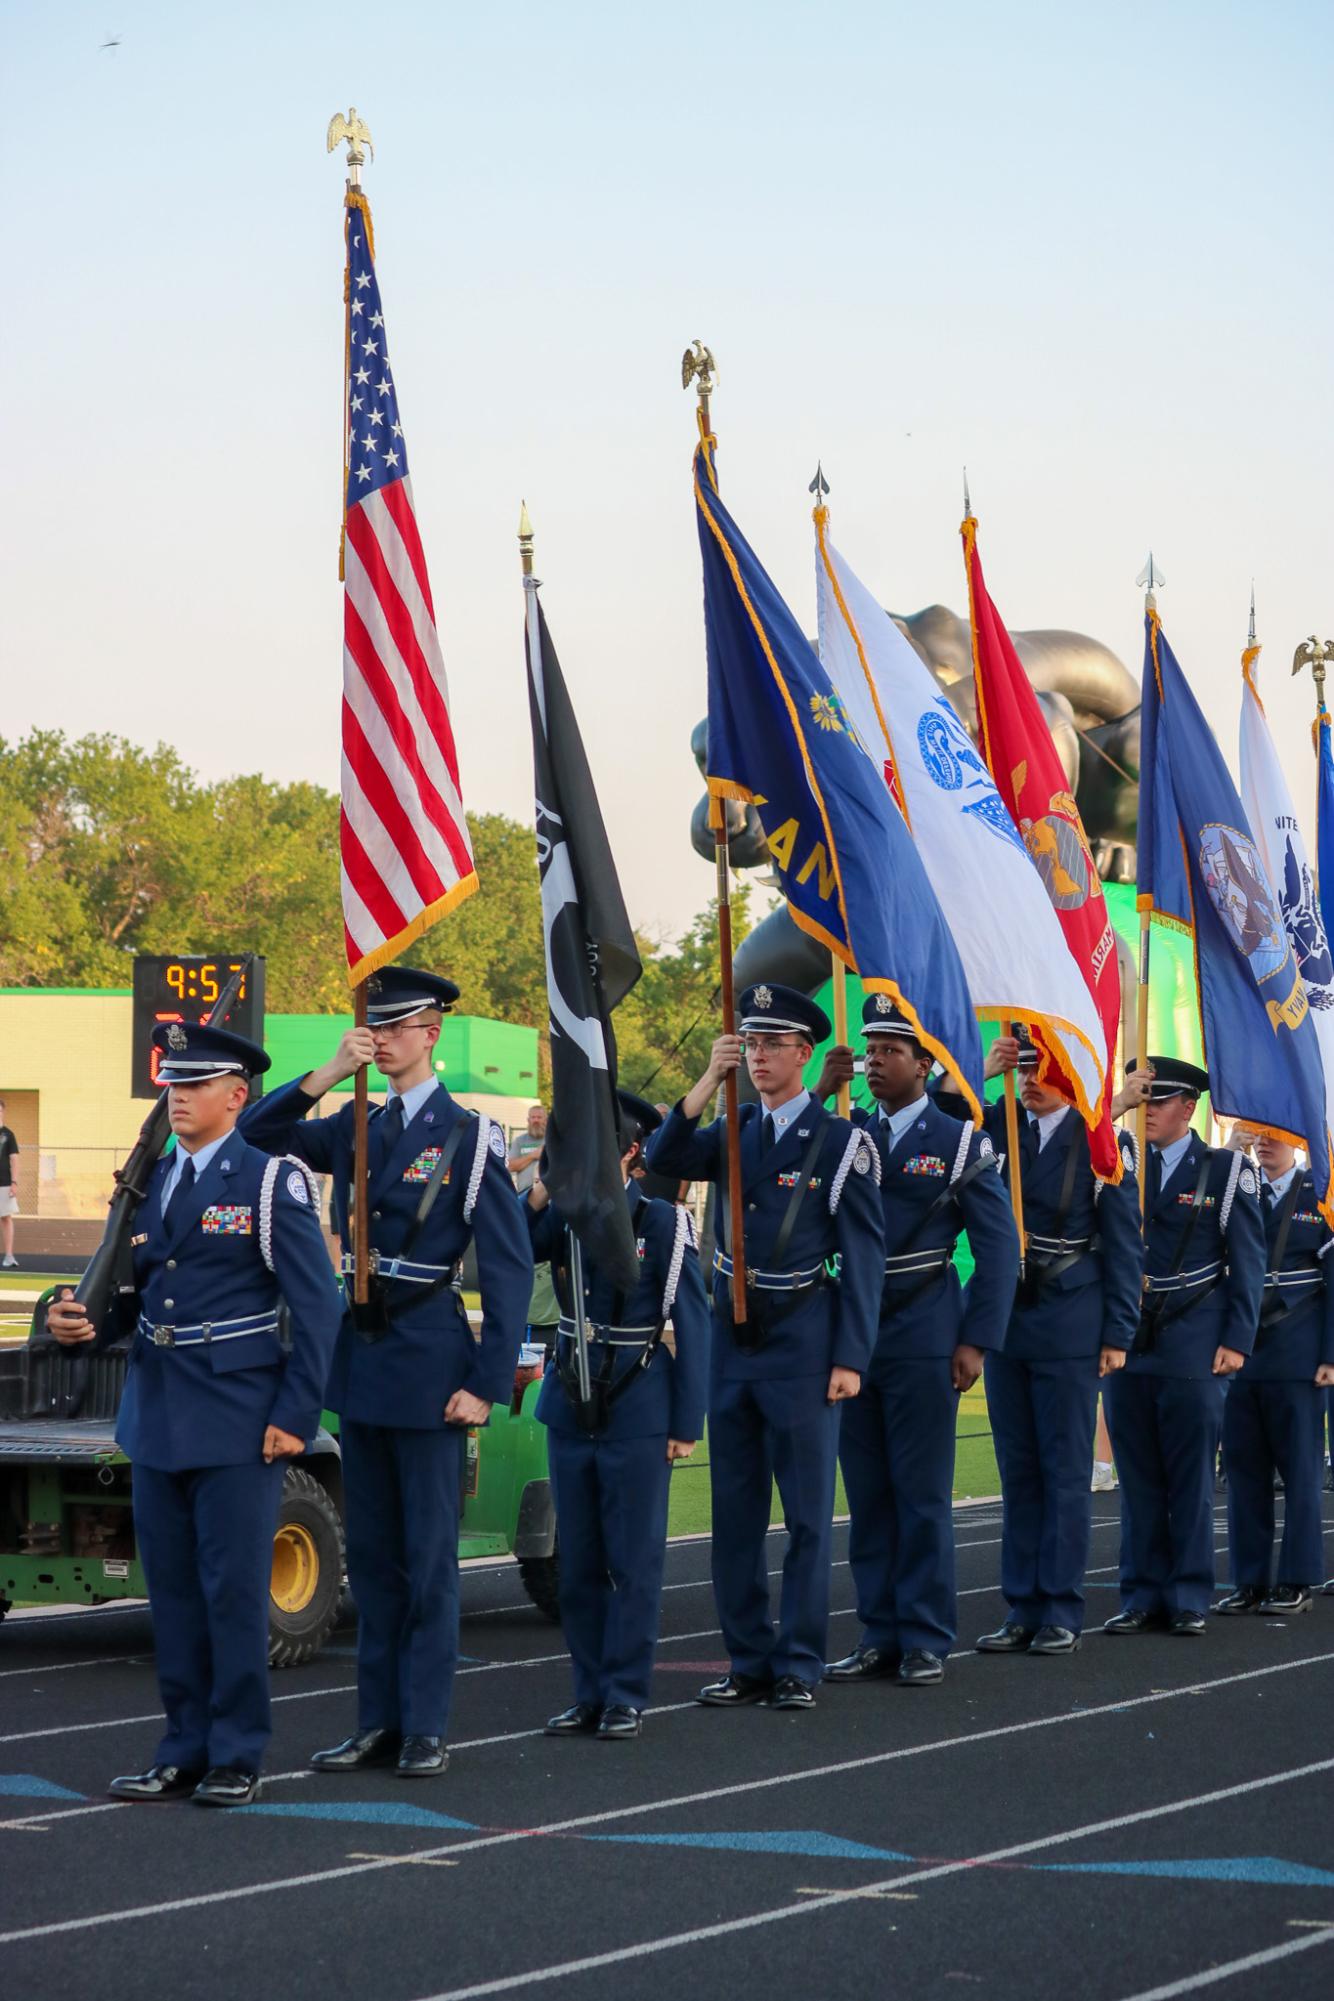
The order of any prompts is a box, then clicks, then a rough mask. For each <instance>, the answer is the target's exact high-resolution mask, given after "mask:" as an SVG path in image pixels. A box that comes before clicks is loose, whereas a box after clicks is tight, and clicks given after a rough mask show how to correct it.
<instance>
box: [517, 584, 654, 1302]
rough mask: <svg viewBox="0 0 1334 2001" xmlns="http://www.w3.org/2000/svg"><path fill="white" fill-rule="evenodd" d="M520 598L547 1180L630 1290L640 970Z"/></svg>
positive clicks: (531, 594)
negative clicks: (544, 1053) (543, 1010)
mask: <svg viewBox="0 0 1334 2001" xmlns="http://www.w3.org/2000/svg"><path fill="white" fill-rule="evenodd" d="M524 591H525V595H526V607H527V611H526V623H525V627H524V639H525V646H526V650H527V656H528V706H529V711H530V713H531V716H532V724H533V782H534V789H535V791H536V795H537V803H536V823H537V864H538V870H539V872H540V875H541V882H542V932H543V938H544V941H545V945H546V961H547V1001H548V1006H549V1009H550V1030H551V1114H550V1117H549V1118H548V1120H547V1133H546V1152H547V1164H546V1167H545V1169H544V1170H543V1181H544V1182H545V1185H546V1187H547V1188H548V1189H549V1190H550V1193H551V1199H552V1201H553V1202H554V1203H555V1204H556V1206H557V1208H558V1209H559V1210H560V1212H561V1214H562V1215H563V1216H564V1218H565V1220H566V1222H567V1223H568V1224H569V1225H570V1228H571V1229H572V1230H573V1231H574V1233H575V1235H576V1236H577V1237H578V1239H579V1241H580V1243H581V1244H582V1245H583V1247H584V1249H585V1250H586V1251H587V1253H588V1256H589V1258H590V1259H591V1260H592V1262H593V1263H594V1264H596V1265H597V1267H598V1269H599V1271H600V1272H601V1273H602V1274H603V1276H604V1277H606V1278H607V1279H609V1280H610V1281H611V1283H612V1284H613V1285H615V1286H618V1287H619V1288H620V1289H621V1290H622V1291H623V1292H631V1291H633V1289H634V1287H635V1286H636V1285H637V1284H638V1283H639V1261H638V1254H637V1252H636V1250H635V1235H634V1230H633V1228H632V1227H631V1223H630V1210H629V1207H628V1205H627V1203H626V1199H625V1181H624V1178H623V1176H622V1173H621V1144H620V1136H619V1126H620V1121H619V1112H618V1107H617V1103H616V1037H615V1035H614V1033H613V1031H612V1022H611V1016H612V1010H613V1008H615V1007H617V1006H618V1005H619V1003H620V1002H621V1001H623V1000H624V999H625V996H626V995H627V994H628V993H629V991H630V989H631V987H632V986H633V985H634V984H635V981H636V980H637V979H638V978H639V976H640V974H641V972H642V971H643V967H642V965H641V963H640V958H639V947H638V945H637V944H636V942H635V934H634V931H633V929H632V927H631V924H630V919H629V918H628V917H627V915H626V910H625V899H624V898H623V897H622V895H621V885H620V883H619V881H618V880H617V876H616V864H615V862H614V861H613V859H612V853H611V843H610V842H609V841H608V839H607V830H606V827H605V826H604V825H603V820H602V809H601V807H600V806H599V805H598V796H597V793H596V791H595V790H594V787H593V775H592V773H591V772H590V770H589V768H588V759H587V757H586V755H585V753H584V745H583V739H582V737H581V736H580V734H579V725H578V722H577V721H576V720H575V714H574V709H573V706H572V705H571V702H570V696H569V691H568V689H567V688H566V686H565V677H564V675H563V674H562V673H561V668H560V661H559V660H558V659H557V658H556V649H555V647H554V646H553V645H552V643H551V634H550V632H549V631H548V629H547V622H546V617H545V614H544V613H543V610H542V605H541V601H540V599H539V598H538V595H537V592H538V583H537V579H536V578H535V577H525V578H524Z"/></svg>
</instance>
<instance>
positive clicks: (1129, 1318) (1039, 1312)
mask: <svg viewBox="0 0 1334 2001" xmlns="http://www.w3.org/2000/svg"><path fill="white" fill-rule="evenodd" d="M986 1129H987V1131H988V1133H990V1135H991V1141H992V1144H993V1146H995V1147H996V1149H997V1151H998V1152H1000V1151H1004V1149H1005V1147H1006V1145H1007V1139H1006V1132H1005V1105H1004V1103H1003V1101H998V1102H997V1103H996V1104H994V1105H988V1107H987V1113H986ZM1120 1145H1121V1158H1122V1160H1123V1162H1124V1163H1125V1173H1124V1174H1123V1175H1122V1177H1121V1180H1120V1181H1119V1182H1118V1183H1116V1184H1115V1185H1113V1184H1112V1183H1111V1182H1102V1183H1100V1182H1099V1181H1098V1179H1097V1177H1096V1175H1095V1174H1094V1172H1093V1166H1092V1163H1091V1161H1090V1159H1089V1150H1088V1130H1087V1128H1086V1126H1085V1124H1084V1121H1083V1120H1082V1119H1081V1118H1080V1116H1079V1114H1078V1113H1077V1112H1076V1111H1074V1110H1073V1109H1072V1110H1070V1111H1067V1113H1066V1115H1065V1117H1064V1118H1063V1119H1062V1120H1061V1122H1060V1124H1059V1125H1058V1126H1057V1127H1056V1128H1055V1130H1054V1131H1053V1132H1052V1134H1051V1137H1050V1138H1049V1139H1048V1141H1047V1144H1046V1145H1045V1146H1044V1147H1043V1149H1042V1151H1041V1152H1040V1153H1039V1151H1038V1147H1037V1135H1036V1133H1035V1132H1034V1131H1033V1129H1032V1125H1031V1122H1030V1120H1029V1117H1028V1114H1027V1112H1026V1111H1024V1109H1023V1107H1022V1106H1021V1107H1020V1108H1019V1153H1020V1160H1021V1163H1022V1177H1021V1178H1022V1185H1023V1195H1024V1232H1025V1235H1026V1236H1027V1237H1028V1240H1029V1263H1030V1267H1031V1268H1036V1267H1037V1266H1038V1265H1039V1264H1041V1263H1043V1262H1047V1263H1055V1262H1057V1261H1058V1260H1059V1259H1061V1258H1062V1257H1064V1256H1066V1255H1068V1252H1067V1251H1063V1250H1061V1249H1059V1248H1057V1246H1058V1245H1059V1244H1061V1243H1064V1244H1065V1245H1067V1246H1069V1247H1070V1249H1073V1248H1074V1246H1075V1245H1077V1244H1079V1243H1081V1242H1085V1243H1087V1242H1091V1241H1092V1240H1093V1239H1094V1238H1095V1237H1096V1238H1097V1239H1098V1247H1097V1249H1094V1250H1090V1251H1089V1253H1088V1254H1087V1256H1084V1257H1081V1258H1080V1259H1079V1260H1078V1261H1077V1262H1076V1263H1074V1264H1071V1265H1068V1266H1067V1267H1066V1269H1065V1270H1064V1271H1061V1272H1057V1273H1056V1274H1055V1276H1054V1277H1053V1278H1052V1279H1050V1281H1048V1282H1047V1283H1045V1284H1043V1285H1042V1286H1041V1287H1039V1288H1036V1289H1033V1288H1032V1287H1031V1286H1030V1287H1029V1288H1021V1290H1020V1294H1019V1297H1018V1298H1016V1300H1015V1306H1014V1313H1013V1315H1012V1317H1011V1320H1010V1331H1009V1336H1008V1338H1007V1340H1006V1343H1005V1352H1006V1354H1007V1355H1008V1356H1009V1357H1010V1359H1011V1360H1012V1361H1015V1362H1054V1361H1078V1360H1080V1359H1082V1358H1084V1357H1087V1356H1091V1355H1097V1353H1098V1351H1099V1350H1100V1349H1102V1348H1127V1349H1128V1348H1129V1347H1131V1345H1132V1344H1133V1342H1134V1339H1135V1334H1136V1331H1137V1330H1138V1327H1139V1308H1140V1284H1141V1274H1142V1272H1143V1267H1144V1238H1143V1235H1142V1233H1141V1231H1140V1217H1139V1187H1138V1184H1137V1182H1136V1179H1135V1148H1134V1142H1133V1140H1132V1139H1131V1138H1130V1135H1129V1134H1128V1133H1126V1134H1123V1135H1121V1136H1120ZM1072 1146H1074V1147H1078V1148H1079V1149H1080V1153H1081V1156H1082V1157H1081V1159H1080V1162H1079V1165H1078V1167H1077V1168H1076V1169H1075V1178H1074V1187H1073V1189H1072V1190H1071V1199H1070V1207H1069V1209H1068V1210H1067V1212H1066V1215H1065V1221H1064V1224H1063V1225H1062V1223H1061V1197H1062V1194H1063V1193H1064V1190H1065V1177H1066V1171H1067V1166H1068V1162H1069V1158H1070V1148H1071V1147H1072ZM1009 1179H1010V1163H1009V1160H1008V1159H1007V1160H1006V1162H1005V1181H1006V1185H1007V1187H1008V1185H1009ZM1192 1186H1193V1184H1192ZM1192 1262H1193V1259H1192Z"/></svg>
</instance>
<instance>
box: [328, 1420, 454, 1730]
mask: <svg viewBox="0 0 1334 2001" xmlns="http://www.w3.org/2000/svg"><path fill="white" fill-rule="evenodd" d="M340 1432H341V1439H342V1447H343V1486H344V1492H345V1495H346V1500H347V1580H348V1583H349V1584H350V1585H351V1587H352V1595H353V1597H354V1598H355V1599H356V1601H357V1613H358V1618H359V1624H358V1627H357V1728H358V1729H359V1730H397V1731H401V1732H402V1733H403V1735H404V1736H413V1737H417V1736H420V1737H443V1736H444V1734H445V1729H446V1725H447V1724H448V1721H449V1698H450V1695H451V1693H452V1691H453V1687H454V1669H455V1667H456V1665H457V1662H458V1630H459V1498H460V1487H461V1482H462V1475H463V1451H464V1441H465V1438H466V1436H467V1433H466V1431H465V1429H464V1427H463V1426H461V1425H452V1424H451V1425H445V1426H443V1427H442V1428H441V1429H440V1430H438V1431H410V1430H408V1429H407V1428H406V1427H400V1426H390V1425H381V1424H359V1423H356V1422H355V1421H353V1420H350V1419H348V1418H344V1419H343V1421H342V1425H341V1428H340Z"/></svg>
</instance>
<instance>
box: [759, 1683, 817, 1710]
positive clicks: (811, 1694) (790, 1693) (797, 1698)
mask: <svg viewBox="0 0 1334 2001" xmlns="http://www.w3.org/2000/svg"><path fill="white" fill-rule="evenodd" d="M765 1707H766V1708H767V1709H814V1707H815V1690H814V1689H813V1688H810V1687H808V1685H807V1684H806V1683H805V1682H804V1681H803V1680H802V1679H801V1677H800V1675H795V1674H781V1675H779V1677H778V1680H777V1681H776V1682H775V1683H774V1685H773V1687H772V1689H771V1690H770V1692H769V1694H768V1696H767V1698H766V1700H765Z"/></svg>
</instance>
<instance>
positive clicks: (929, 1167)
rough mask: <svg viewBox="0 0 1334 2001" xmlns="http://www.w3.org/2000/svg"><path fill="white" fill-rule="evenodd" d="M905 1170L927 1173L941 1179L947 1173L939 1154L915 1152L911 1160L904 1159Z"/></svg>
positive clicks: (907, 1172)
mask: <svg viewBox="0 0 1334 2001" xmlns="http://www.w3.org/2000/svg"><path fill="white" fill-rule="evenodd" d="M903 1171H904V1173H905V1174H927V1175H930V1176H931V1177H932V1178H933V1179H935V1180H937V1181H939V1180H941V1179H942V1178H943V1176H944V1175H945V1172H946V1168H945V1163H944V1161H943V1160H942V1159H941V1158H940V1156H939V1154H935V1153H915V1154H914V1155H913V1157H912V1159H911V1160H905V1161H904V1163H903Z"/></svg>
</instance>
